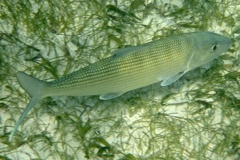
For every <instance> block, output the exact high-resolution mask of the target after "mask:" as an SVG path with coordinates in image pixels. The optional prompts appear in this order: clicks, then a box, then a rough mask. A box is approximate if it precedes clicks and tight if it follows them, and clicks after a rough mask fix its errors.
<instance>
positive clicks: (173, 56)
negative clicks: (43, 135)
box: [9, 32, 231, 141]
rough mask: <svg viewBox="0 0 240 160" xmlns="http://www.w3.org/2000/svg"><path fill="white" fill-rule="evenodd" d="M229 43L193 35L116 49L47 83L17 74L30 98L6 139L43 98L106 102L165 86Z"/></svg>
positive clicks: (210, 35) (209, 35) (208, 34)
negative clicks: (96, 97) (149, 87)
mask: <svg viewBox="0 0 240 160" xmlns="http://www.w3.org/2000/svg"><path fill="white" fill-rule="evenodd" d="M230 44H231V39H229V38H227V37H225V36H222V35H219V34H216V33H212V32H193V33H187V34H183V35H175V36H170V37H167V38H164V39H160V40H156V41H152V42H149V43H146V44H143V45H140V46H133V47H128V48H123V49H120V50H117V51H115V52H114V53H113V56H112V57H109V58H106V59H104V60H101V61H99V62H96V63H93V64H91V65H89V66H86V67H84V68H81V69H79V70H77V71H75V72H73V73H70V74H68V75H66V76H63V77H61V78H59V79H56V80H54V81H51V82H45V81H41V80H38V79H36V78H33V77H31V76H29V75H27V74H25V73H23V72H18V73H17V78H18V81H19V82H20V84H21V86H22V87H23V88H24V89H25V90H26V91H27V92H28V94H29V95H30V96H31V98H32V99H31V101H30V103H29V104H28V106H27V107H26V109H25V110H24V112H23V114H22V115H21V117H20V118H19V120H18V122H17V124H16V126H15V127H14V129H13V131H12V133H11V135H10V138H9V139H10V141H11V140H12V136H13V135H14V133H15V132H16V130H17V128H18V126H19V125H20V124H21V122H22V120H23V118H24V117H25V116H26V115H27V113H28V112H29V111H30V110H31V108H33V107H34V106H35V105H36V104H37V103H38V101H39V100H41V99H43V98H45V97H48V96H89V95H100V97H99V98H100V99H102V100H109V99H113V98H116V97H118V96H120V95H122V94H124V93H126V92H128V91H130V90H134V89H137V88H141V87H144V86H147V85H150V84H153V83H157V82H160V81H161V85H162V86H167V85H169V84H171V83H173V82H175V81H176V80H178V79H179V78H180V77H182V76H183V75H184V74H185V73H186V72H188V71H189V70H192V69H194V68H196V67H199V66H201V65H203V64H205V63H207V62H209V61H212V60H213V59H215V58H217V57H218V56H220V55H221V54H222V53H223V52H225V51H227V49H228V48H229V46H230Z"/></svg>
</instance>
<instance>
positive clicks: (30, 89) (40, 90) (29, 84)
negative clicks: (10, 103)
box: [9, 72, 48, 142]
mask: <svg viewBox="0 0 240 160" xmlns="http://www.w3.org/2000/svg"><path fill="white" fill-rule="evenodd" d="M17 79H18V81H19V83H20V84H21V86H22V87H23V88H24V90H26V92H27V93H28V94H29V95H30V97H31V101H30V102H29V103H28V105H27V107H26V108H25V110H24V111H23V113H22V115H21V117H20V118H19V119H18V122H17V124H16V125H15V126H14V128H13V131H12V132H11V134H10V136H9V141H10V142H11V141H12V138H13V136H14V134H15V133H16V131H17V129H18V127H19V126H20V124H21V123H22V121H23V119H24V118H25V117H26V115H27V114H28V112H29V111H30V110H31V109H32V108H33V107H34V106H35V105H36V104H37V103H38V102H39V100H41V99H42V98H43V97H44V89H45V88H46V87H47V86H48V83H47V82H44V81H41V80H39V79H36V78H34V77H31V76H29V75H27V74H26V73H23V72H18V73H17Z"/></svg>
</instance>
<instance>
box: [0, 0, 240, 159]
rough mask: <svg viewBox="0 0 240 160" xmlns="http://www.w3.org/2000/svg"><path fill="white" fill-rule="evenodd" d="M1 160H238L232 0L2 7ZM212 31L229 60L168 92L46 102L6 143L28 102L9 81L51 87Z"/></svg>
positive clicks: (238, 26) (238, 27)
mask: <svg viewBox="0 0 240 160" xmlns="http://www.w3.org/2000/svg"><path fill="white" fill-rule="evenodd" d="M0 8H1V9H0V67H1V70H0V84H1V85H0V86H1V92H0V159H26V160H27V159H68V160H69V159H70V160H71V159H99V160H101V159H104V160H105V159H109V160H115V159H119V160H136V159H142V160H145V159H166V160H168V159H171V160H172V159H220V160H221V159H222V160H225V159H239V158H240V86H239V85H240V66H239V64H240V55H239V53H240V46H239V42H240V40H239V39H240V37H239V36H240V22H239V19H240V14H239V13H240V12H239V11H240V3H239V2H238V1H235V0H217V1H205V0H200V1H199V0H198V1H196V0H192V1H187V0H182V1H177V0H176V1H174V0H169V1H168V0H160V1H157V0H149V1H147V0H145V1H144V0H122V1H119V0H115V1H110V0H109V1H107V0H106V1H100V0H92V1H87V0H82V1H68V0H66V1H50V0H46V1H29V0H12V1H7V0H2V1H1V3H0ZM194 31H211V32H216V33H219V34H221V35H224V36H227V37H229V38H232V40H233V43H232V46H231V47H230V49H229V50H228V52H226V53H225V54H224V55H222V56H220V57H219V58H218V59H216V60H214V61H213V62H211V63H209V64H207V65H204V66H203V67H199V68H197V69H195V70H192V71H190V72H188V73H187V74H186V75H184V76H183V77H182V78H181V79H180V80H178V81H176V82H175V83H173V84H171V85H170V86H165V87H162V86H160V84H159V83H157V84H153V85H150V86H148V87H144V88H141V89H137V90H134V91H131V92H127V93H126V94H124V95H122V96H121V97H118V98H116V99H112V100H109V101H102V100H99V98H98V96H84V97H48V98H46V99H44V100H43V101H41V103H40V104H38V105H37V106H36V107H35V108H34V109H33V110H32V111H31V112H30V114H28V115H27V117H26V118H25V119H24V120H23V123H22V124H21V125H20V127H19V129H18V131H17V132H16V134H15V136H14V138H13V141H12V142H11V143H10V142H9V141H8V138H9V135H10V134H11V131H12V129H13V127H14V126H15V124H16V122H17V120H18V118H19V117H20V115H21V114H22V112H23V110H24V108H25V106H26V105H27V103H28V102H29V99H30V97H29V96H28V95H27V93H26V92H25V91H24V90H23V89H22V88H21V87H20V85H19V83H18V81H17V79H16V73H17V72H18V71H23V72H26V73H27V74H29V75H32V76H34V77H37V78H39V79H43V80H46V81H51V80H54V79H57V78H59V77H61V76H63V75H66V74H68V73H70V72H73V71H75V70H77V69H79V68H82V67H84V66H87V65H89V64H92V63H94V62H97V61H99V60H101V59H104V58H106V57H109V56H111V55H112V53H113V51H115V50H117V49H119V48H123V47H126V46H132V45H139V44H143V43H147V42H150V41H152V40H156V39H160V38H164V37H168V36H170V35H173V34H180V33H188V32H194Z"/></svg>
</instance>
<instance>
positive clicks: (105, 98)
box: [99, 93, 124, 100]
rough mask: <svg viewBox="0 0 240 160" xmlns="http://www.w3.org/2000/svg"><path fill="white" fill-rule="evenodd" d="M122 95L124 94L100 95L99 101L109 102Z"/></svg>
mask: <svg viewBox="0 0 240 160" xmlns="http://www.w3.org/2000/svg"><path fill="white" fill-rule="evenodd" d="M122 94H124V93H108V94H102V95H101V96H100V97H99V99H101V100H110V99H113V98H116V97H119V96H121V95H122Z"/></svg>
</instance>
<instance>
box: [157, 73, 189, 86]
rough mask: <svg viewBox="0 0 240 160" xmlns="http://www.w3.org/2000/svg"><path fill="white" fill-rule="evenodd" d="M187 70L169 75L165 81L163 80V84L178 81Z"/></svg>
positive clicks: (166, 84)
mask: <svg viewBox="0 0 240 160" xmlns="http://www.w3.org/2000/svg"><path fill="white" fill-rule="evenodd" d="M186 72H187V71H184V72H180V73H178V74H176V75H174V76H172V77H169V78H167V79H165V80H164V81H162V83H161V86H168V85H170V84H172V83H173V82H175V81H177V80H178V79H179V78H181V77H182V76H183V75H184V74H185V73H186Z"/></svg>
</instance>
